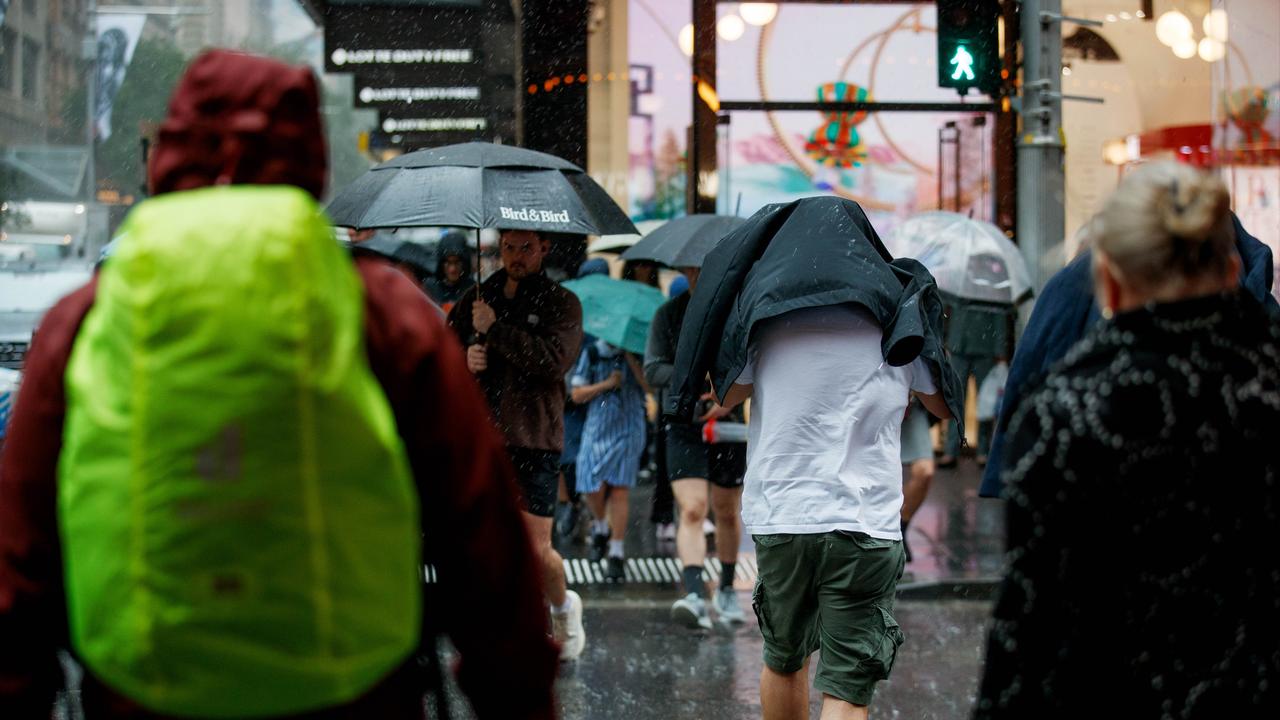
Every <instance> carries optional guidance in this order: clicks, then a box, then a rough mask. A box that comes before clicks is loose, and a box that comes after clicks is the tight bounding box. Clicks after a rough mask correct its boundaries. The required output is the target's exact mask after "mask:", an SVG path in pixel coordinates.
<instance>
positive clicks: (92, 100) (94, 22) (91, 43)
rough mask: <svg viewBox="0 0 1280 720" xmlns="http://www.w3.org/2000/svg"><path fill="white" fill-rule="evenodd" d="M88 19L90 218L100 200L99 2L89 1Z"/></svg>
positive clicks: (83, 49)
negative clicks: (98, 133) (98, 149)
mask: <svg viewBox="0 0 1280 720" xmlns="http://www.w3.org/2000/svg"><path fill="white" fill-rule="evenodd" d="M87 14H88V17H87V18H86V22H87V23H88V34H87V37H85V39H84V43H83V46H82V47H81V56H82V57H83V58H84V59H86V60H88V61H89V72H88V73H86V75H87V77H86V78H85V95H84V107H85V128H84V137H85V143H86V147H87V152H86V153H85V156H86V159H85V174H86V175H87V178H86V180H85V186H86V187H85V194H86V195H87V196H88V197H87V198H86V202H85V207H86V209H87V210H90V215H89V216H90V217H92V216H93V214H92V212H91V208H92V207H93V203H94V202H96V201H97V199H98V164H97V162H96V160H97V158H96V157H95V156H96V155H97V143H96V142H95V137H94V134H95V130H96V124H97V119H98V116H97V106H98V2H97V0H89V9H88V13H87Z"/></svg>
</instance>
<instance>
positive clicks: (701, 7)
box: [685, 0, 721, 214]
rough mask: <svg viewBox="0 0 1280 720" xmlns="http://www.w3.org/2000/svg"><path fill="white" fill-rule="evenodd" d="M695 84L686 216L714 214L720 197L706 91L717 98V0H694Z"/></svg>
mask: <svg viewBox="0 0 1280 720" xmlns="http://www.w3.org/2000/svg"><path fill="white" fill-rule="evenodd" d="M691 70H692V73H691V74H692V82H691V83H690V92H691V93H692V95H693V125H692V127H691V128H690V138H689V153H688V157H689V174H688V180H687V182H688V188H687V192H686V193H685V198H686V200H685V212H687V213H689V214H693V213H714V212H715V211H716V200H717V197H716V193H712V192H710V190H711V188H710V187H709V185H710V182H711V176H712V175H713V174H714V173H715V172H716V169H717V167H718V165H719V163H718V162H717V159H716V154H717V153H716V113H717V111H719V110H720V109H721V108H719V107H711V105H710V104H708V101H707V98H706V97H704V96H703V93H700V92H699V89H700V86H701V88H702V89H703V91H704V92H705V93H707V94H709V95H713V94H714V92H715V87H716V0H693V58H692V65H691Z"/></svg>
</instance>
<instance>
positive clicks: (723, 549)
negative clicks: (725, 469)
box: [703, 485, 742, 562]
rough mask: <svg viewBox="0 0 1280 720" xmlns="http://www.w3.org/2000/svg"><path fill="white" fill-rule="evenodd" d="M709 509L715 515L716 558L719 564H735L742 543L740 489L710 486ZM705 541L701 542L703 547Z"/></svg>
mask: <svg viewBox="0 0 1280 720" xmlns="http://www.w3.org/2000/svg"><path fill="white" fill-rule="evenodd" d="M711 507H712V509H713V510H714V511H715V514H716V557H718V558H720V562H737V560H738V543H740V542H742V519H741V514H740V512H739V511H740V510H741V509H742V488H741V487H736V488H723V487H720V486H718V485H712V486H711ZM705 543H706V541H705V540H704V541H703V546H704V547H705V546H706V545H705Z"/></svg>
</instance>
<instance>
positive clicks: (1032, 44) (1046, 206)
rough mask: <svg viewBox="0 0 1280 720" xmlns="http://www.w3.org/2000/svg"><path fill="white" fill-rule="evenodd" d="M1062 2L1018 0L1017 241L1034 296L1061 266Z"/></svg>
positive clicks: (1064, 220)
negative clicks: (1020, 80) (1019, 128)
mask: <svg viewBox="0 0 1280 720" xmlns="http://www.w3.org/2000/svg"><path fill="white" fill-rule="evenodd" d="M1061 12H1062V0H1023V2H1022V22H1021V25H1022V40H1023V85H1022V133H1021V139H1020V140H1019V141H1018V168H1017V170H1018V218H1017V228H1018V232H1017V238H1018V245H1019V247H1020V248H1021V249H1022V254H1023V257H1025V258H1026V260H1027V267H1028V269H1030V271H1031V275H1032V279H1033V281H1034V283H1035V289H1036V291H1037V292H1038V291H1039V290H1040V289H1041V288H1043V287H1044V285H1045V283H1046V282H1048V280H1049V278H1050V277H1052V276H1053V274H1054V273H1055V272H1056V271H1057V270H1059V269H1061V268H1062V265H1063V258H1062V255H1061V253H1062V241H1063V233H1064V225H1065V223H1066V218H1065V215H1064V204H1065V201H1066V194H1065V187H1066V176H1065V171H1064V168H1063V154H1064V150H1065V148H1064V146H1063V138H1062V98H1061V92H1062V24H1061V22H1060V21H1058V20H1054V19H1047V20H1046V18H1044V17H1043V16H1042V13H1053V14H1058V15H1060V14H1061Z"/></svg>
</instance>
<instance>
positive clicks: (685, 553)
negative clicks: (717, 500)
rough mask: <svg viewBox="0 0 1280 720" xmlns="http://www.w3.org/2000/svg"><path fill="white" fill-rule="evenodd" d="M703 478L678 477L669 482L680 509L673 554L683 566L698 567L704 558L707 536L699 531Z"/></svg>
mask: <svg viewBox="0 0 1280 720" xmlns="http://www.w3.org/2000/svg"><path fill="white" fill-rule="evenodd" d="M707 485H708V483H707V481H706V480H704V479H702V478H680V479H679V480H673V481H672V482H671V492H672V493H673V494H674V495H675V496H676V506H677V507H679V509H680V527H679V528H677V529H676V554H677V555H679V556H680V564H681V565H684V566H686V567H687V566H689V565H698V566H701V565H702V563H703V562H705V561H706V559H707V536H706V535H703V534H702V521H703V520H706V519H707Z"/></svg>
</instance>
